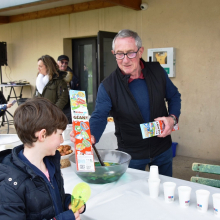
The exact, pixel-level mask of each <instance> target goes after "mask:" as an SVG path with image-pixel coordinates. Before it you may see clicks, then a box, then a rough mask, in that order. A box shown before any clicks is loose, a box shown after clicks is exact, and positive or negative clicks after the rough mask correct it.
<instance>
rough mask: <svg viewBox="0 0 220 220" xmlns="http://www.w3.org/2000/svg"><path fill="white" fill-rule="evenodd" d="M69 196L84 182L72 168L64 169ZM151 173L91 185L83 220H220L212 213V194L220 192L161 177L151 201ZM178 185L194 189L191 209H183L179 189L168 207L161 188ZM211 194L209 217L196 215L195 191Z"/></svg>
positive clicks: (129, 172)
mask: <svg viewBox="0 0 220 220" xmlns="http://www.w3.org/2000/svg"><path fill="white" fill-rule="evenodd" d="M62 173H63V176H64V187H65V191H66V193H72V190H73V188H74V186H75V185H76V184H78V183H80V182H83V181H82V180H81V179H80V178H79V177H78V176H77V175H76V174H75V173H74V171H73V170H72V168H71V167H68V168H64V169H62ZM148 175H149V172H146V171H139V170H134V169H128V170H127V172H126V173H125V174H124V175H123V176H122V177H121V178H120V179H119V180H118V181H117V182H113V183H108V184H89V185H90V187H91V190H92V194H91V197H90V199H89V201H88V202H87V204H86V205H87V210H86V212H85V213H84V214H82V215H81V220H145V219H146V220H186V219H189V220H190V219H196V220H197V219H199V220H204V219H209V220H210V219H217V218H216V217H215V216H214V212H213V202H212V194H213V193H220V189H218V188H214V187H209V186H205V185H201V184H197V183H192V182H189V181H185V180H180V179H176V178H171V177H166V176H162V175H160V179H161V184H160V194H159V197H158V198H157V199H152V198H150V196H149V191H148V183H147V179H148ZM166 181H172V182H175V183H176V184H177V187H178V186H182V185H185V186H190V187H192V192H191V200H190V206H189V207H188V208H181V207H180V206H179V201H178V191H177V187H176V190H175V201H174V202H173V203H165V201H164V194H163V187H162V184H163V183H164V182H166ZM197 189H206V190H209V191H210V197H209V209H208V211H207V212H206V213H201V212H199V211H197V204H196V193H195V192H196V190H197Z"/></svg>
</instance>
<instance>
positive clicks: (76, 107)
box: [69, 90, 95, 172]
mask: <svg viewBox="0 0 220 220" xmlns="http://www.w3.org/2000/svg"><path fill="white" fill-rule="evenodd" d="M69 94H70V105H71V115H72V121H73V123H72V124H73V132H74V136H75V139H76V141H75V157H76V167H77V171H80V172H95V166H94V157H93V150H92V144H91V134H90V126H89V121H88V116H89V115H88V109H87V104H86V96H85V92H84V91H78V90H70V91H69Z"/></svg>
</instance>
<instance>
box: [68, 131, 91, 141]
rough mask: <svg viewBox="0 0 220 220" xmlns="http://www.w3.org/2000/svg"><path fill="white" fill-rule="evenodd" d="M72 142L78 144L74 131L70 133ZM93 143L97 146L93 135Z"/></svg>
mask: <svg viewBox="0 0 220 220" xmlns="http://www.w3.org/2000/svg"><path fill="white" fill-rule="evenodd" d="M70 140H71V141H72V142H73V143H75V142H76V139H75V137H74V132H73V131H71V132H70ZM91 142H92V144H95V137H94V136H93V135H91Z"/></svg>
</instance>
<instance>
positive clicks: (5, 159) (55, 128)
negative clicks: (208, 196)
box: [0, 98, 85, 220]
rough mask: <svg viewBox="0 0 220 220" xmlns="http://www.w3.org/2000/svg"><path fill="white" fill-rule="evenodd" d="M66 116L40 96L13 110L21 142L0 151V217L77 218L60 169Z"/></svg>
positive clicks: (22, 219) (77, 219) (37, 219)
mask: <svg viewBox="0 0 220 220" xmlns="http://www.w3.org/2000/svg"><path fill="white" fill-rule="evenodd" d="M67 122H68V121H67V118H66V116H65V115H64V114H63V112H62V111H61V110H60V109H59V108H58V107H57V106H55V105H54V104H53V103H51V102H50V101H48V100H47V99H44V98H33V99H28V100H27V101H26V102H25V103H24V104H22V105H20V106H19V107H18V108H17V109H16V111H15V113H14V125H15V129H16V132H17V134H18V137H19V138H20V140H21V141H22V142H23V144H22V145H20V146H17V147H15V148H13V149H12V150H11V149H10V150H5V151H1V152H0V185H1V187H0V198H1V202H0V219H2V220H3V219H4V220H11V219H19V220H26V219H32V220H42V219H45V220H46V219H47V220H49V219H51V220H52V219H54V220H55V219H56V220H62V219H65V220H70V219H71V220H80V216H79V214H80V213H82V212H84V209H85V206H82V207H81V208H80V209H79V211H77V212H76V213H73V212H72V210H71V195H70V194H65V192H64V187H63V185H64V183H63V178H62V175H61V170H60V153H59V151H57V148H58V147H59V146H60V144H61V143H63V136H62V132H63V130H65V129H66V126H67Z"/></svg>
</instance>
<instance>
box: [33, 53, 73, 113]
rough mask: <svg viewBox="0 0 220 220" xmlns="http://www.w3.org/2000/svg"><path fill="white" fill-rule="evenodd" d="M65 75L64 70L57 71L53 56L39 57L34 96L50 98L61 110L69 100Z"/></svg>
mask: <svg viewBox="0 0 220 220" xmlns="http://www.w3.org/2000/svg"><path fill="white" fill-rule="evenodd" d="M66 75H67V73H66V72H63V71H59V69H58V65H57V63H56V61H55V60H54V59H53V57H51V56H49V55H44V56H42V57H40V58H39V59H38V75H37V79H36V93H35V96H37V97H43V98H46V99H48V100H50V101H51V102H52V103H53V104H55V105H56V106H57V107H59V108H60V109H61V110H62V109H63V108H64V106H65V105H66V104H67V103H68V100H69V95H68V89H67V83H66V81H65V77H66Z"/></svg>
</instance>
